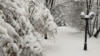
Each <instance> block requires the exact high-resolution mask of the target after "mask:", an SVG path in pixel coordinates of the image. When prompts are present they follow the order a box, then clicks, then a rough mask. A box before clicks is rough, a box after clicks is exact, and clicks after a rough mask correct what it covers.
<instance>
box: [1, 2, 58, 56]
mask: <svg viewBox="0 0 100 56" xmlns="http://www.w3.org/2000/svg"><path fill="white" fill-rule="evenodd" d="M41 1H42V0H41ZM41 1H39V0H0V53H2V54H0V56H1V55H3V56H41V55H43V48H42V46H41V43H40V41H39V40H40V39H41V35H43V34H45V33H44V32H49V31H51V32H52V35H53V31H54V30H53V29H56V28H57V26H56V24H55V23H54V21H53V16H52V15H51V13H50V11H49V9H47V8H46V7H45V5H44V4H43V3H42V2H41ZM48 22H51V24H50V23H49V24H48ZM53 24H54V25H53ZM46 25H48V26H47V27H45V26H46ZM50 27H51V29H52V30H48V29H49V28H50ZM45 30H47V31H45Z"/></svg>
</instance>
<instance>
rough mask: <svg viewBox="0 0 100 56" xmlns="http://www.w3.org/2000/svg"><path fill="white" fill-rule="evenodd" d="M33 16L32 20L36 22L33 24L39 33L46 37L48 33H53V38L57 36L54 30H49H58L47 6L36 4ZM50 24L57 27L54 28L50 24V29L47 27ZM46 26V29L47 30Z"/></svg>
mask: <svg viewBox="0 0 100 56" xmlns="http://www.w3.org/2000/svg"><path fill="white" fill-rule="evenodd" d="M32 15H33V17H32V18H31V20H34V21H33V22H32V23H33V25H34V28H35V29H36V31H37V32H38V33H40V34H41V35H45V34H47V32H52V34H51V36H53V35H55V34H54V32H53V30H49V29H50V28H51V29H52V28H53V29H55V28H56V30H57V25H56V24H55V22H54V18H53V16H52V15H51V13H50V11H49V9H48V8H46V6H44V4H40V5H38V4H36V6H35V8H34V13H33V14H32ZM49 22H53V24H54V25H55V26H54V27H53V26H51V25H53V24H50V27H49V26H46V25H47V24H49ZM45 26H46V28H45ZM49 35H50V34H49Z"/></svg>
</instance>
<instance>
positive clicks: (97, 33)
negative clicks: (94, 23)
mask: <svg viewBox="0 0 100 56" xmlns="http://www.w3.org/2000/svg"><path fill="white" fill-rule="evenodd" d="M99 32H100V27H99V29H98V30H97V32H96V33H95V34H94V37H95V38H97V37H98V35H99Z"/></svg>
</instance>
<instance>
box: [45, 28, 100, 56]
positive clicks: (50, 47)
mask: <svg viewBox="0 0 100 56" xmlns="http://www.w3.org/2000/svg"><path fill="white" fill-rule="evenodd" d="M99 43H100V38H98V39H96V38H94V37H92V38H88V45H87V46H88V50H87V51H84V50H83V47H84V46H83V45H84V32H79V31H78V30H76V29H74V28H69V27H58V34H57V36H56V42H55V43H54V42H53V41H49V40H45V41H44V42H43V46H44V53H45V56H100V53H99V52H100V44H99Z"/></svg>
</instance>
